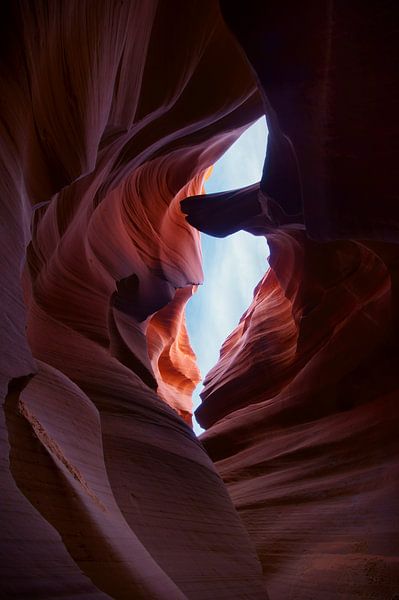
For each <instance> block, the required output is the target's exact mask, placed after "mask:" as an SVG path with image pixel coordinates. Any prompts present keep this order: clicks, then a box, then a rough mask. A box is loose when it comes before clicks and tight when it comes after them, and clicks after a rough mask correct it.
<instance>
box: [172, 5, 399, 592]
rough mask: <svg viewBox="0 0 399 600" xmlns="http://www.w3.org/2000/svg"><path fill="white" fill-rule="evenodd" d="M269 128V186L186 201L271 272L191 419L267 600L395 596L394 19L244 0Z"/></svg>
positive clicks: (398, 537) (380, 11) (398, 86)
mask: <svg viewBox="0 0 399 600" xmlns="http://www.w3.org/2000/svg"><path fill="white" fill-rule="evenodd" d="M221 4H222V9H223V14H224V17H225V19H226V22H227V23H228V24H229V26H230V27H231V29H232V30H233V31H234V33H235V35H236V36H237V38H238V39H239V40H240V42H241V44H242V47H243V49H244V50H245V52H246V54H247V57H248V60H249V62H251V64H252V66H253V68H254V72H255V74H256V77H257V80H258V83H259V86H260V89H261V90H262V97H263V103H264V107H265V112H266V116H267V119H268V125H269V132H270V134H269V144H268V148H267V155H266V160H265V167H264V173H263V177H262V181H261V182H260V184H259V185H254V186H250V187H249V188H245V189H243V190H235V191H233V192H231V193H223V194H215V195H213V196H208V197H207V198H205V199H202V198H199V197H196V198H190V199H188V200H185V201H184V202H183V205H182V206H183V210H184V211H185V212H186V214H187V218H188V220H189V222H190V223H191V224H193V225H194V226H196V227H198V228H199V229H200V230H202V231H205V232H207V233H209V234H211V235H217V236H224V235H228V234H232V233H234V231H237V230H238V229H246V230H248V231H250V232H252V233H254V234H256V235H266V237H267V240H268V243H269V246H270V270H269V271H268V273H266V275H265V277H264V278H263V280H262V281H261V282H260V283H259V285H258V286H257V288H256V289H255V292H254V298H253V302H252V304H251V306H250V307H249V308H248V310H247V311H246V313H245V314H244V315H243V317H242V319H241V321H240V323H239V325H238V326H237V328H236V329H235V331H233V332H232V333H231V335H230V336H229V338H228V339H227V340H226V342H225V343H224V345H223V347H222V349H221V355H220V360H219V362H218V363H217V364H216V365H215V367H214V368H213V369H212V370H211V372H210V373H208V375H207V377H206V380H205V389H204V391H203V393H202V398H203V403H202V405H201V406H200V407H199V409H198V410H197V413H196V414H197V418H198V420H199V422H200V423H201V424H202V426H203V427H205V428H206V429H207V431H206V432H205V433H204V434H203V436H202V437H201V440H202V442H203V444H204V445H205V447H206V449H207V450H208V452H209V454H210V456H211V458H212V459H213V460H214V461H215V463H216V466H217V468H218V471H219V472H220V474H221V475H222V477H223V479H224V481H225V483H226V484H227V487H228V489H229V492H230V495H231V497H232V499H233V501H234V504H235V506H236V508H237V509H238V511H239V514H240V516H241V518H242V520H243V522H244V523H245V525H246V528H247V530H248V532H249V533H250V536H251V538H252V539H253V540H254V541H255V544H256V548H257V551H258V555H259V557H260V558H261V561H262V564H263V568H264V574H265V580H266V582H267V586H268V591H269V593H270V597H271V598H295V599H296V600H309V599H310V598H312V599H313V598H314V599H321V598H322V599H323V600H335V599H336V598H345V599H355V598H359V599H360V598H362V599H366V598H370V599H371V598H376V599H377V598H378V599H383V600H391V598H394V597H395V598H396V595H397V594H398V593H399V528H398V518H397V517H398V514H399V503H398V497H399V496H398V484H399V479H398V474H399V471H398V467H399V459H398V455H399V442H398V436H397V428H398V410H397V399H398V392H399V379H398V371H397V365H398V358H399V352H398V350H399V348H398V342H397V339H398V308H399V305H398V265H399V249H398V241H399V238H398V224H399V212H398V206H399V204H398V199H399V198H398V191H397V167H396V157H397V151H398V145H397V144H398V139H399V120H398V112H397V109H396V107H397V104H398V100H399V81H398V71H397V68H396V65H397V59H398V56H399V48H398V39H399V38H398V31H399V21H398V16H399V15H398V12H397V9H396V7H394V6H393V5H392V4H390V3H387V2H383V3H380V2H378V3H377V2H371V3H367V6H366V5H365V4H363V3H362V4H361V3H350V4H344V3H338V2H319V3H312V2H311V3H306V5H299V4H298V5H297V6H294V5H290V10H287V7H286V6H285V5H281V4H280V5H278V4H277V3H273V2H271V3H267V4H263V3H257V2H250V3H249V4H248V3H246V4H245V10H243V7H240V6H239V5H236V4H234V5H233V4H232V3H229V2H224V1H222V3H221Z"/></svg>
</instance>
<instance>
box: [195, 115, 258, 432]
mask: <svg viewBox="0 0 399 600" xmlns="http://www.w3.org/2000/svg"><path fill="white" fill-rule="evenodd" d="M266 143H267V128H266V120H265V118H264V117H262V118H261V119H259V120H258V121H256V123H254V124H253V125H252V126H251V127H250V128H249V129H247V130H246V131H245V133H243V135H242V136H241V137H240V138H239V139H238V140H237V141H236V142H235V144H233V145H232V146H231V147H230V148H229V150H228V151H227V152H226V153H225V154H224V155H223V156H222V157H221V158H220V159H219V160H218V162H217V163H216V164H215V166H214V169H213V173H212V175H211V177H210V178H209V180H208V181H207V182H206V184H205V189H206V192H208V193H212V192H221V191H225V190H232V189H237V188H240V187H244V186H247V185H251V184H252V183H256V182H257V181H260V179H261V176H262V169H263V162H264V159H265V153H266ZM201 242H202V257H203V269H204V284H203V285H202V286H200V287H199V289H198V291H197V293H196V294H194V296H193V297H192V299H191V300H190V301H189V303H188V305H187V309H186V315H187V328H188V332H189V336H190V341H191V345H192V347H193V349H194V352H195V353H196V355H197V362H198V366H199V368H200V370H201V374H202V376H203V377H205V375H206V374H207V373H208V371H209V370H210V369H211V368H212V367H213V366H214V365H215V364H216V362H217V361H218V358H219V351H220V348H221V346H222V344H223V342H224V340H225V339H226V338H227V336H228V335H229V334H230V333H231V332H232V331H233V329H234V328H235V327H236V325H237V324H238V322H239V320H240V318H241V316H242V314H243V313H244V312H245V310H246V309H247V308H248V306H249V305H250V303H251V301H252V297H253V290H254V288H255V286H256V285H257V283H258V282H259V281H260V279H261V278H262V277H263V275H264V274H265V272H266V270H267V269H268V263H267V257H268V255H269V249H268V247H267V243H266V240H265V238H264V237H255V236H253V235H251V234H250V233H247V232H245V231H240V232H238V233H235V234H233V235H230V236H228V237H226V238H223V239H220V238H214V237H211V236H208V235H205V234H201ZM201 389H202V384H200V385H199V386H198V387H197V389H196V391H195V393H194V395H193V398H194V407H195V408H196V407H197V406H198V405H199V404H200V402H201V399H200V397H199V393H200V391H201ZM194 431H195V432H196V433H197V434H199V433H200V432H201V431H202V429H201V427H200V426H199V425H198V423H196V421H195V420H194Z"/></svg>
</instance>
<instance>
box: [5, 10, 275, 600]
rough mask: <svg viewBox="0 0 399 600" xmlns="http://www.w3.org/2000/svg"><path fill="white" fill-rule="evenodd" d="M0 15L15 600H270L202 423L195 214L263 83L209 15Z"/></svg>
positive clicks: (10, 567) (254, 109)
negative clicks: (195, 415)
mask: <svg viewBox="0 0 399 600" xmlns="http://www.w3.org/2000/svg"><path fill="white" fill-rule="evenodd" d="M1 11H2V14H1V17H2V18H1V22H2V23H3V24H4V26H5V31H4V35H3V36H2V38H1V51H2V60H1V61H0V77H1V86H2V95H1V99H0V129H1V136H0V137H1V143H0V161H1V166H0V168H1V174H2V176H1V178H0V190H1V197H2V209H1V210H2V220H1V235H0V244H1V248H2V257H3V258H2V263H1V265H2V286H1V292H0V293H1V303H2V309H3V319H2V322H1V328H2V331H1V340H2V348H1V351H2V358H1V372H0V373H1V390H2V398H3V401H4V406H3V410H2V411H1V431H2V436H1V471H0V472H1V489H2V507H1V519H2V523H1V531H2V541H1V546H0V548H1V561H0V569H1V572H0V595H1V597H5V598H15V599H19V600H27V598H29V599H32V600H33V599H35V598H37V599H38V600H44V599H47V598H48V599H49V600H50V599H53V598H56V597H61V596H62V597H63V598H68V599H73V598H80V599H82V600H83V599H86V598H87V599H89V598H90V599H93V600H94V599H95V600H99V599H105V598H116V599H125V598H126V599H127V598H128V599H129V600H130V599H132V598H137V599H138V598H142V599H143V600H144V599H145V600H148V599H150V598H153V599H160V600H161V599H165V600H172V599H173V600H174V599H176V600H178V599H183V598H187V599H193V600H195V599H198V600H206V599H207V598H208V599H210V600H212V599H215V598H218V599H222V598H225V599H226V600H227V599H228V600H231V599H233V598H237V599H238V598H251V599H252V598H253V599H256V598H259V599H260V598H262V599H263V598H265V597H267V594H266V591H265V588H264V582H263V578H262V573H261V566H260V563H259V560H258V558H257V556H256V553H255V550H254V548H253V546H252V544H251V542H250V540H249V536H248V534H247V532H246V530H245V528H244V527H243V525H242V523H241V521H240V519H239V517H238V515H237V513H236V511H235V509H234V507H233V505H232V502H231V499H230V498H229V496H228V493H227V491H226V489H225V486H224V484H223V482H222V480H221V478H220V476H219V475H218V474H217V472H216V470H215V468H214V466H213V464H212V462H211V461H210V459H209V458H208V456H207V454H206V452H205V451H204V449H203V447H202V445H201V444H200V443H199V442H198V440H197V438H196V437H195V435H194V433H193V432H192V430H191V428H190V427H189V426H188V424H187V423H189V422H190V420H191V413H192V406H191V400H190V395H191V390H192V389H193V387H194V385H195V383H196V382H197V381H198V378H199V373H198V370H197V368H196V365H195V357H194V355H193V352H192V350H191V348H190V345H189V341H188V338H187V333H186V329H185V322H184V306H185V303H186V302H187V300H188V298H189V297H190V295H191V294H192V292H193V290H194V288H195V286H196V285H197V284H199V283H200V282H201V280H202V269H201V253H200V244H199V234H198V232H197V231H196V230H194V229H193V228H192V227H191V226H190V225H189V224H188V223H187V222H186V220H185V218H184V215H183V214H182V213H181V211H180V201H181V200H182V199H183V198H184V197H185V196H189V195H190V196H191V195H198V194H201V190H202V182H203V178H204V176H205V174H206V172H207V170H208V168H209V167H210V165H212V164H213V163H214V162H215V161H216V160H217V158H218V157H219V156H220V155H221V154H222V153H223V152H224V151H225V150H226V149H227V148H228V146H229V145H230V144H231V143H233V142H234V140H235V139H236V138H237V137H238V136H239V135H240V133H241V132H242V131H243V130H244V129H245V128H246V127H247V126H248V125H250V124H251V123H252V122H253V121H255V120H256V119H257V118H258V117H259V116H260V115H261V114H262V106H261V102H260V97H259V94H258V92H257V89H256V85H255V83H254V79H253V76H252V73H251V71H250V68H249V66H248V64H247V63H246V61H245V58H244V56H243V54H242V52H241V50H240V49H239V47H238V45H237V43H236V42H235V40H234V38H233V36H232V35H231V34H230V33H229V32H228V30H227V28H226V26H225V25H224V23H223V20H222V18H221V15H220V12H219V8H218V4H217V3H216V2H215V1H213V0H212V1H211V0H209V1H208V0H205V2H204V1H202V0H201V2H199V1H198V2H197V1H193V2H183V1H180V0H176V1H175V0H173V2H172V3H171V2H163V1H161V2H157V1H156V0H149V1H146V2H140V1H138V2H136V1H132V2H115V1H113V0H112V1H111V0H110V1H107V0H104V1H102V2H95V3H93V2H88V1H87V2H86V1H83V2H82V1H80V0H79V1H76V2H75V1H71V2H66V3H59V2H46V1H45V0H43V1H39V2H35V3H24V2H21V3H6V4H5V5H4V6H2V9H1ZM206 90H212V93H209V94H208V93H206ZM32 207H33V208H32ZM21 278H22V285H21ZM182 417H183V418H182ZM185 421H186V422H185Z"/></svg>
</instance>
